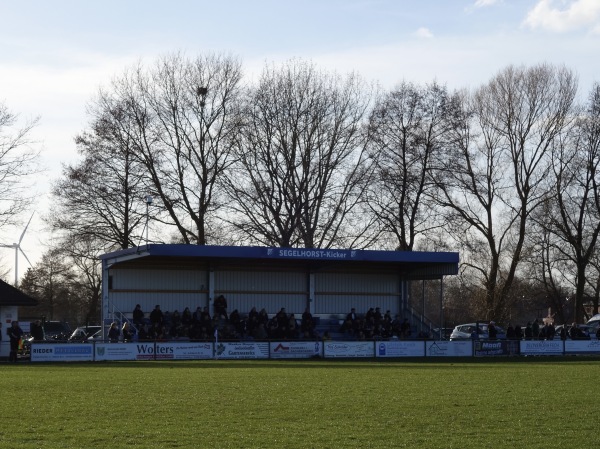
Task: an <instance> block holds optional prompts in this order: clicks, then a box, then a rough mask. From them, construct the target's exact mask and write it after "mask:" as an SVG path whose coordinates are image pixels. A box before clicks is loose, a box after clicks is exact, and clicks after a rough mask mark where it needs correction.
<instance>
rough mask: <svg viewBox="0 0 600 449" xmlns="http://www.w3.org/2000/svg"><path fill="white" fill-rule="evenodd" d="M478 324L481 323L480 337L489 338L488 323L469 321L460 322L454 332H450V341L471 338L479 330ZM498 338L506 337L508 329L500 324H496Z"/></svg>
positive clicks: (481, 338)
mask: <svg viewBox="0 0 600 449" xmlns="http://www.w3.org/2000/svg"><path fill="white" fill-rule="evenodd" d="M477 324H479V334H478V338H479V339H480V340H488V339H489V335H488V323H467V324H459V325H458V326H456V327H455V328H454V330H453V331H452V334H450V341H457V340H471V339H472V338H473V335H474V334H475V333H476V331H477ZM496 338H497V339H498V340H504V339H506V331H505V330H504V329H503V328H501V327H500V326H498V325H496Z"/></svg>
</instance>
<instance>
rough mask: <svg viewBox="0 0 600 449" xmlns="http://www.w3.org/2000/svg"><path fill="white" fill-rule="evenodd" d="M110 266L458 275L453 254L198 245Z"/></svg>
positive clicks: (133, 253)
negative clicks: (268, 268)
mask: <svg viewBox="0 0 600 449" xmlns="http://www.w3.org/2000/svg"><path fill="white" fill-rule="evenodd" d="M100 259H102V260H103V261H104V262H105V263H106V265H107V266H108V267H109V268H110V267H112V266H115V265H116V266H120V267H123V268H125V267H140V266H146V267H150V266H156V267H159V266H162V267H165V266H180V267H182V266H188V265H190V266H196V267H198V266H205V267H210V268H211V269H236V268H241V269H261V268H263V269H264V268H267V267H270V268H271V269H303V270H310V271H312V272H318V271H337V270H343V271H360V272H400V273H402V274H403V275H404V276H405V277H406V278H409V279H435V278H440V277H442V276H446V275H454V274H457V273H458V262H459V255H458V253H454V252H420V251H373V250H353V249H318V248H271V247H239V246H208V245H206V246H199V245H153V244H151V245H145V246H140V247H136V248H128V249H125V250H121V251H116V252H113V253H108V254H104V255H102V256H100Z"/></svg>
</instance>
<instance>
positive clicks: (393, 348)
mask: <svg viewBox="0 0 600 449" xmlns="http://www.w3.org/2000/svg"><path fill="white" fill-rule="evenodd" d="M375 346H376V351H375V356H376V357H423V356H424V355H425V343H424V342H422V341H402V340H392V341H378V342H376V343H375Z"/></svg>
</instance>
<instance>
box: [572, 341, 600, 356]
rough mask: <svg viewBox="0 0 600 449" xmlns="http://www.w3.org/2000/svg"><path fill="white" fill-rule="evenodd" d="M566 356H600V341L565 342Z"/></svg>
mask: <svg viewBox="0 0 600 449" xmlns="http://www.w3.org/2000/svg"><path fill="white" fill-rule="evenodd" d="M565 353H566V354H600V340H565Z"/></svg>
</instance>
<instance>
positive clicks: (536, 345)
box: [520, 340, 564, 355]
mask: <svg viewBox="0 0 600 449" xmlns="http://www.w3.org/2000/svg"><path fill="white" fill-rule="evenodd" d="M520 343H521V354H522V355H562V354H563V349H564V346H563V342H562V341H561V340H523V341H521V342H520Z"/></svg>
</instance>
